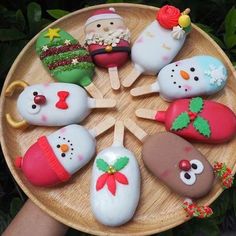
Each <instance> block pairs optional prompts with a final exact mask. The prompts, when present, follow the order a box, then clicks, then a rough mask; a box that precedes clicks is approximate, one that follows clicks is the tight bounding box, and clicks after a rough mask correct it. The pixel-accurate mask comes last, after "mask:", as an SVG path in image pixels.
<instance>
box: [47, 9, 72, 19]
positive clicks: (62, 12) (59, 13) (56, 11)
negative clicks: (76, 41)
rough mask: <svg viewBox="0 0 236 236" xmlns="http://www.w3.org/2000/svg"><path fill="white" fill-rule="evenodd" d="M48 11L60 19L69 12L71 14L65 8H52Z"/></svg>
mask: <svg viewBox="0 0 236 236" xmlns="http://www.w3.org/2000/svg"><path fill="white" fill-rule="evenodd" d="M47 13H48V14H49V15H50V16H51V17H53V18H55V19H59V18H61V17H63V16H65V15H67V14H69V13H70V12H69V11H65V10H61V9H52V10H47Z"/></svg>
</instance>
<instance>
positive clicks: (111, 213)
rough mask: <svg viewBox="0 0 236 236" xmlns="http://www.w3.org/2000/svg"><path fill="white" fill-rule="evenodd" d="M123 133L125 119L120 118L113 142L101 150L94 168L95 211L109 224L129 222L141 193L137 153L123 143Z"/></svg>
mask: <svg viewBox="0 0 236 236" xmlns="http://www.w3.org/2000/svg"><path fill="white" fill-rule="evenodd" d="M123 136H124V126H123V122H121V121H117V122H116V125H115V135H114V142H113V144H112V146H111V147H108V148H106V149H104V150H102V151H101V152H99V153H98V154H97V156H96V158H95V161H94V165H93V170H92V183H91V196H90V201H91V206H92V211H93V214H94V216H95V218H96V219H97V220H98V221H99V222H101V223H102V224H104V225H108V226H120V225H122V224H125V223H126V222H128V221H129V220H130V219H131V218H132V217H133V215H134V213H135V210H136V208H137V205H138V202H139V197H140V172H139V166H138V163H137V160H136V158H135V156H134V154H133V153H132V152H131V151H130V150H128V149H126V148H125V147H124V146H123Z"/></svg>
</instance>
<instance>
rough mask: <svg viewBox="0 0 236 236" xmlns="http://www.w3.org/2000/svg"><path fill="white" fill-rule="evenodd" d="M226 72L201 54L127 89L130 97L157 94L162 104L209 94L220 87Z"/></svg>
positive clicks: (212, 58) (172, 65)
mask: <svg viewBox="0 0 236 236" xmlns="http://www.w3.org/2000/svg"><path fill="white" fill-rule="evenodd" d="M226 82H227V69H226V67H225V66H224V64H223V63H222V62H221V61H220V60H218V59H217V58H215V57H212V56H207V55H201V56H194V57H191V58H188V59H184V60H180V61H177V62H174V63H171V64H169V65H167V66H165V67H164V68H162V69H161V71H160V72H159V74H158V76H157V79H156V81H155V82H154V83H153V84H150V85H145V86H143V87H136V88H133V89H132V90H131V92H130V93H131V94H132V95H133V96H140V95H145V94H149V93H159V95H160V97H162V98H163V99H164V100H166V101H173V100H176V99H180V98H189V97H196V96H203V95H212V94H215V93H217V92H218V91H220V90H221V89H223V88H224V86H225V85H226Z"/></svg>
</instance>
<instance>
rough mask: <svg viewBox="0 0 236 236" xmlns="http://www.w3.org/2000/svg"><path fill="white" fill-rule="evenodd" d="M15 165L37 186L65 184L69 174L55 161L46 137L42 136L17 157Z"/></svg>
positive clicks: (55, 158)
mask: <svg viewBox="0 0 236 236" xmlns="http://www.w3.org/2000/svg"><path fill="white" fill-rule="evenodd" d="M15 165H16V167H18V168H21V169H22V171H23V173H24V175H25V177H26V178H27V179H28V180H29V182H31V183H32V184H34V185H37V186H44V187H46V186H52V185H55V184H58V183H60V182H65V181H67V180H68V179H69V178H70V174H69V173H68V172H67V171H66V170H65V168H64V167H63V166H62V164H61V163H60V162H59V160H58V159H57V157H56V155H55V153H54V152H53V149H52V147H51V146H50V144H49V142H48V140H47V138H46V136H42V137H40V138H39V139H38V141H37V142H36V143H35V144H33V145H32V146H31V147H30V148H29V149H28V150H27V151H26V153H25V155H24V157H18V158H17V159H16V160H15Z"/></svg>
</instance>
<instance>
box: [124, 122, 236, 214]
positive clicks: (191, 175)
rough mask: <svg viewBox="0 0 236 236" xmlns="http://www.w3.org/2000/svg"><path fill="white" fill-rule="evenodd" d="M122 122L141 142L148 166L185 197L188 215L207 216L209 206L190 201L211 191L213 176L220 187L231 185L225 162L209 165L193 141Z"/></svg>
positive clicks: (155, 174) (210, 212)
mask: <svg viewBox="0 0 236 236" xmlns="http://www.w3.org/2000/svg"><path fill="white" fill-rule="evenodd" d="M125 125H126V127H127V128H128V129H129V130H130V131H131V133H133V134H134V135H135V136H136V137H137V138H138V139H139V140H140V141H141V142H142V143H143V148H142V158H143V162H144V164H145V166H146V167H147V169H148V170H149V171H150V172H151V173H152V174H153V175H154V176H156V177H157V178H158V179H160V180H161V181H162V183H164V184H165V185H167V186H168V187H169V188H170V189H171V190H172V191H174V192H176V193H178V194H179V195H181V196H182V197H184V198H185V200H184V203H183V208H184V210H185V211H186V212H187V213H188V215H189V216H191V217H192V216H194V217H198V218H204V217H209V216H210V215H211V214H212V213H213V212H212V209H211V208H210V207H208V206H198V205H197V204H195V203H193V202H192V200H193V199H194V200H196V199H199V198H201V197H204V196H206V195H207V194H208V193H209V192H210V191H211V189H212V187H213V185H214V181H215V176H218V177H219V179H220V180H221V181H222V185H223V189H225V188H229V187H231V185H232V183H233V176H232V171H231V170H230V169H229V168H227V167H226V165H225V164H224V163H215V164H214V166H213V167H212V166H211V164H210V163H209V162H208V160H207V159H206V158H205V157H204V156H203V155H202V154H201V153H200V152H199V151H198V150H197V149H195V148H194V146H192V144H190V143H189V142H187V141H186V140H184V139H183V138H181V137H179V136H177V135H175V134H172V133H169V132H162V133H156V134H153V135H150V136H149V135H148V134H147V133H146V132H145V131H144V130H142V129H141V128H140V127H139V126H138V125H137V124H136V123H134V122H133V121H132V120H130V119H129V120H126V121H125ZM170 147H171V148H170Z"/></svg>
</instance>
